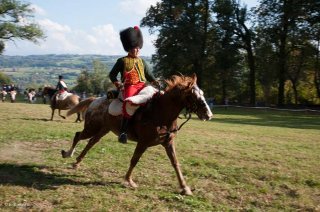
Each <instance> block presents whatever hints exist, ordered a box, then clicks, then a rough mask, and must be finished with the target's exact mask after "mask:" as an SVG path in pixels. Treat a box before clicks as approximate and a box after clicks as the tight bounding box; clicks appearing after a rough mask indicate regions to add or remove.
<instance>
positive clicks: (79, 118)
mask: <svg viewBox="0 0 320 212" xmlns="http://www.w3.org/2000/svg"><path fill="white" fill-rule="evenodd" d="M75 122H81V117H80V113H77V119H76V121H75Z"/></svg>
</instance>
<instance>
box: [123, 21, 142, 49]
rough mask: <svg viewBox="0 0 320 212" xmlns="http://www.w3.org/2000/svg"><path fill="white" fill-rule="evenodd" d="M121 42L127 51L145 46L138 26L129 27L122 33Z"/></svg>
mask: <svg viewBox="0 0 320 212" xmlns="http://www.w3.org/2000/svg"><path fill="white" fill-rule="evenodd" d="M120 40H121V43H122V45H123V48H124V50H125V51H127V52H128V51H130V50H131V49H133V48H136V47H139V48H140V49H141V48H142V46H143V37H142V32H141V30H140V29H139V27H138V26H135V27H128V28H127V29H124V30H122V31H121V32H120Z"/></svg>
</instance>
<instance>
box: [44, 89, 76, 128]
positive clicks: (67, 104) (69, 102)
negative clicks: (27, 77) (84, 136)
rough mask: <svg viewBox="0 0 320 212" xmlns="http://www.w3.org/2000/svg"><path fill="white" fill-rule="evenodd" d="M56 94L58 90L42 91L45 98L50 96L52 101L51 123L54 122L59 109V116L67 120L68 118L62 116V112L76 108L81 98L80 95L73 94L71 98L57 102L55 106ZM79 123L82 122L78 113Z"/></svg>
mask: <svg viewBox="0 0 320 212" xmlns="http://www.w3.org/2000/svg"><path fill="white" fill-rule="evenodd" d="M56 93H57V90H56V89H54V88H51V87H44V88H43V91H42V95H43V97H44V96H45V95H48V96H49V99H50V106H51V110H52V113H51V121H52V120H53V115H54V111H55V109H58V111H59V116H60V117H62V118H63V119H65V118H66V117H65V116H62V115H61V110H69V109H70V108H72V107H74V106H76V105H77V104H79V102H80V97H79V96H78V95H75V94H72V95H70V96H67V97H66V98H65V99H64V100H57V101H56V104H55V105H53V104H52V98H56ZM78 121H79V122H81V118H80V113H77V119H76V122H78Z"/></svg>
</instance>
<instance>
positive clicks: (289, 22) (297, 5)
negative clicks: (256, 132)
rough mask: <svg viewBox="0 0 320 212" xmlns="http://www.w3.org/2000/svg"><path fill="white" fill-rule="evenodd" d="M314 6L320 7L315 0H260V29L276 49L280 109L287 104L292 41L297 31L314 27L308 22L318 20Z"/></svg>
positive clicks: (258, 12)
mask: <svg viewBox="0 0 320 212" xmlns="http://www.w3.org/2000/svg"><path fill="white" fill-rule="evenodd" d="M314 7H316V8H319V4H318V3H316V1H312V0H308V1H305V0H260V5H259V7H258V8H257V10H256V13H257V14H258V20H259V27H260V29H262V30H263V31H264V35H265V36H268V37H269V41H270V42H271V43H272V44H273V45H274V47H275V48H276V52H277V71H278V105H280V106H281V105H283V104H284V101H285V98H284V97H285V95H284V93H285V81H286V79H287V74H288V56H289V54H290V48H289V44H290V41H293V40H294V37H295V36H297V32H303V31H308V28H309V27H310V24H309V23H310V22H308V21H311V20H312V21H314V20H317V18H315V17H313V15H311V14H313V12H312V11H313V9H314ZM317 13H319V12H317ZM309 19H310V20H309ZM297 37H300V36H299V35H298V36H297Z"/></svg>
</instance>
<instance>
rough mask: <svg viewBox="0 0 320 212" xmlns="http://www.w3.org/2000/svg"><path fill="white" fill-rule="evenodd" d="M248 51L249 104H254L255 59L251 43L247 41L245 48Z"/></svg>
mask: <svg viewBox="0 0 320 212" xmlns="http://www.w3.org/2000/svg"><path fill="white" fill-rule="evenodd" d="M247 52H248V64H249V69H250V75H249V76H250V79H249V81H250V82H249V84H250V105H251V106H255V105H256V68H255V61H254V56H253V52H252V48H251V43H249V48H248V49H247Z"/></svg>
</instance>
